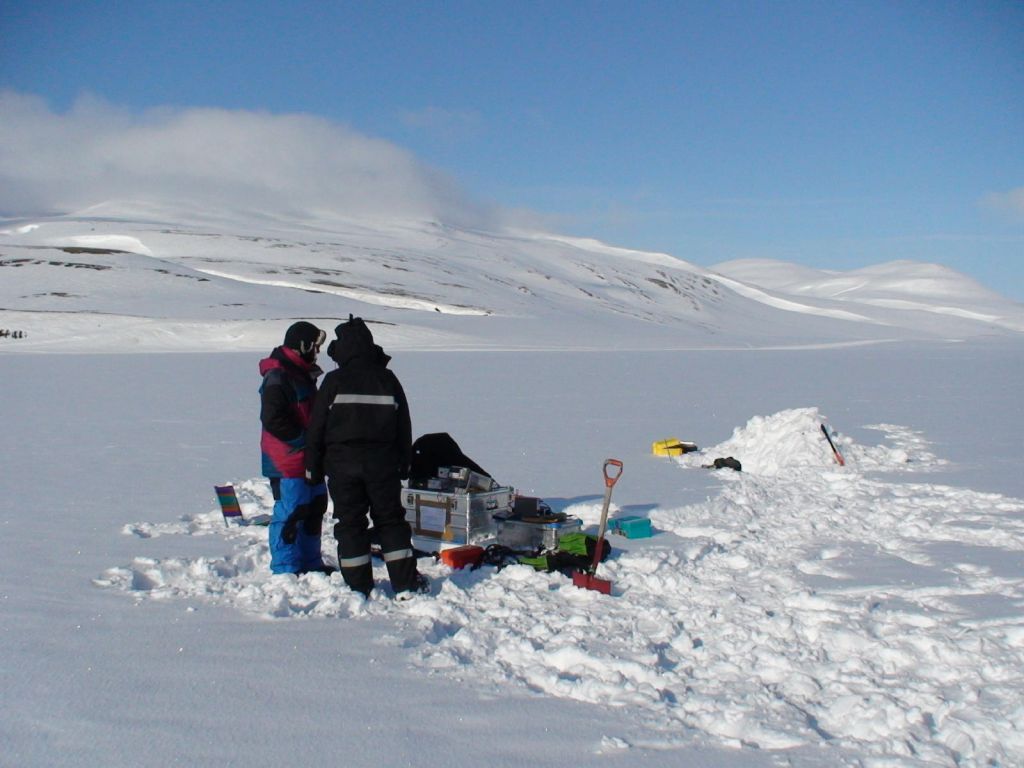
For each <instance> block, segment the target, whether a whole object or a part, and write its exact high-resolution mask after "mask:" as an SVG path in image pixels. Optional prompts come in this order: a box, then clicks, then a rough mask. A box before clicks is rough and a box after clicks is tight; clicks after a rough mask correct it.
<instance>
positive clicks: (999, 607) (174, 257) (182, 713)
mask: <svg viewBox="0 0 1024 768" xmlns="http://www.w3.org/2000/svg"><path fill="white" fill-rule="evenodd" d="M318 226H319V225H318ZM334 226H335V230H334V233H333V235H332V238H333V239H331V240H330V241H329V242H328V240H327V239H326V238H324V237H323V235H324V231H323V230H322V229H320V230H317V231H316V232H313V233H307V234H308V237H305V238H304V239H300V238H298V237H297V236H294V235H295V233H292V235H290V236H289V237H283V236H282V237H277V236H274V237H276V239H274V237H271V236H270V235H268V234H267V233H266V232H265V231H260V232H258V233H256V234H251V235H245V234H242V233H239V232H236V233H234V234H231V233H227V234H225V233H221V232H215V231H213V230H210V231H206V232H201V231H198V230H197V229H195V228H191V229H188V228H185V227H182V226H181V225H180V224H175V225H173V226H171V225H169V224H168V223H167V222H156V223H153V222H151V221H150V222H146V221H140V220H129V219H122V220H118V219H103V220H95V221H89V220H86V219H74V218H68V219H61V220H49V221H32V222H27V221H19V222H9V223H6V224H4V226H3V229H4V230H5V231H4V233H3V234H2V235H0V238H3V239H0V254H2V257H0V262H3V264H4V265H3V266H0V275H2V277H0V294H2V298H3V304H2V307H3V309H2V310H0V327H7V328H13V329H25V330H27V331H28V335H27V337H26V338H25V339H0V350H2V351H3V352H4V353H5V354H2V355H0V367H2V370H3V381H4V397H3V398H2V400H0V419H2V423H3V425H4V429H3V430H2V432H0V434H2V438H0V440H2V446H3V456H4V469H5V471H4V481H3V482H4V490H5V493H3V494H2V495H0V526H2V528H0V530H2V531H3V533H4V535H3V536H0V563H2V564H3V565H2V568H0V606H2V608H0V610H2V611H3V616H4V620H3V622H2V624H0V660H2V664H0V690H3V692H4V694H3V696H2V697H0V744H2V745H3V748H2V749H0V764H2V765H12V766H36V765H38V766H43V765H54V764H60V765H72V766H78V765H81V766H92V765H104V766H122V765H123V766H148V765H154V766H157V765H160V766H163V765H167V764H184V765H277V764H292V763H301V764H307V765H308V764H317V763H324V762H328V761H331V762H337V761H343V762H345V763H346V764H355V765H377V766H392V765H395V766H397V765H437V764H445V765H452V766H475V765H480V764H482V763H483V764H488V765H496V766H504V765H508V766H513V765H514V766H521V765H537V766H548V765H550V766H565V765H571V764H588V765H589V764H600V765H634V764H644V765H652V766H679V765H698V766H711V765H727V766H749V765H772V766H775V765H797V766H832V765H887V766H889V765H899V766H945V765H1000V766H1010V765H1020V764H1022V763H1024V705H1022V704H1021V701H1022V699H1024V618H1022V609H1024V482H1022V480H1021V474H1020V471H1019V467H1018V457H1017V454H1018V452H1019V439H1018V438H1019V434H1020V433H1021V431H1022V428H1024V411H1022V409H1021V407H1020V402H1019V396H1020V394H1019V389H1020V381H1021V380H1022V379H1024V354H1022V352H1024V340H1022V339H1021V337H1020V334H1019V333H1018V332H1016V331H1014V330H1013V327H1012V325H1013V323H1014V322H1017V320H1014V319H1013V318H1019V317H1020V312H1021V307H1020V305H1017V304H1014V303H1013V302H1007V301H1005V300H1003V299H1001V298H1000V297H997V296H992V295H988V294H986V295H980V294H978V293H977V292H976V291H975V290H974V288H973V287H972V286H971V285H970V284H966V283H965V284H963V285H964V287H963V289H962V294H958V293H957V288H956V286H957V285H960V282H959V278H958V277H956V276H953V277H950V276H949V275H946V277H947V278H949V279H948V280H946V281H945V282H944V283H943V285H944V287H943V289H942V290H939V289H938V288H935V289H934V291H933V292H929V290H927V289H921V290H918V289H917V288H914V289H912V290H911V289H909V288H907V289H906V291H905V294H900V293H899V292H900V290H903V289H901V288H900V287H899V286H900V285H901V284H902V285H903V286H904V287H906V286H907V285H908V284H910V283H913V282H914V281H913V280H912V279H911V277H912V276H913V275H914V274H916V267H913V266H912V265H910V266H908V265H904V272H905V275H906V279H905V280H902V281H901V280H900V279H898V273H899V272H900V269H899V268H898V267H893V268H892V269H891V270H888V271H887V275H888V276H887V277H886V281H887V282H886V284H885V285H886V287H885V291H882V290H881V288H878V289H877V290H872V291H869V292H867V293H865V295H867V296H869V298H871V301H864V302H860V301H858V300H856V299H855V298H842V297H838V298H837V297H836V295H835V294H831V295H829V296H825V293H824V289H821V290H820V291H818V292H816V291H814V290H805V291H800V290H797V289H795V288H794V287H793V286H792V282H793V280H795V279H796V276H798V275H799V273H800V270H798V269H796V268H792V269H791V270H790V276H791V277H792V278H793V280H790V284H789V285H788V286H781V287H780V285H779V284H778V282H777V281H776V282H772V281H771V280H764V281H763V282H762V283H760V284H756V283H755V282H754V281H753V280H752V278H750V276H749V275H748V276H746V277H744V276H742V275H739V274H737V273H736V272H735V271H734V270H729V269H723V271H722V273H721V277H722V278H724V279H725V280H727V281H738V282H740V283H742V284H743V285H744V286H747V287H750V288H754V289H756V290H758V291H761V292H762V293H763V294H764V295H770V296H773V297H774V298H776V299H779V300H784V301H790V300H792V301H793V302H794V303H800V304H805V305H806V306H807V307H810V308H811V309H813V310H815V312H810V311H793V310H792V309H791V308H790V309H779V308H777V307H771V306H768V305H766V304H765V303H763V302H762V301H759V300H753V299H751V298H750V295H751V291H748V290H746V289H744V290H741V291H734V290H732V289H730V288H728V287H727V284H726V283H725V282H723V281H721V280H719V279H717V278H716V277H715V275H716V274H717V273H714V272H707V271H704V270H701V269H700V268H698V267H693V266H692V265H687V264H685V263H680V264H679V266H678V267H673V266H671V265H668V264H665V263H663V261H662V259H661V258H660V257H659V256H658V255H656V254H655V255H648V256H643V255H641V256H642V257H635V255H634V253H633V252H630V251H627V250H625V249H614V248H607V247H603V246H600V244H592V243H588V242H587V241H570V240H568V239H564V238H562V239H559V238H545V237H543V236H540V235H531V236H526V235H523V234H521V233H519V234H515V235H513V234H508V233H506V234H502V235H498V234H493V233H491V234H487V233H474V232H465V231H455V230H451V229H439V228H437V227H436V226H432V225H429V224H427V223H420V224H416V223H408V222H405V223H392V224H390V225H386V224H384V223H379V225H377V226H374V227H370V226H364V227H363V228H362V229H360V228H359V227H358V226H357V225H356V224H352V225H351V226H350V227H349V228H348V229H346V230H345V231H344V233H342V232H341V229H340V226H341V225H337V224H335V225H334ZM346 226H348V225H346ZM278 234H279V235H280V234H281V233H278ZM343 235H344V236H343ZM82 237H89V238H92V239H90V240H81V239H80V238H82ZM114 238H116V239H114ZM131 238H134V241H132V240H131ZM82 249H85V250H82ZM344 259H350V261H345V260H344ZM13 262H17V263H13ZM54 262H56V263H54ZM332 263H333V266H331V267H330V268H331V269H337V270H338V271H339V272H338V273H337V274H336V273H330V274H328V275H324V274H322V273H323V272H326V271H327V269H328V264H332ZM385 264H387V265H389V266H384V265H385ZM720 266H721V265H720ZM402 269H407V270H410V271H408V272H404V271H402ZM271 270H276V272H272V271H271ZM651 270H654V271H651ZM779 271H781V273H784V272H786V270H785V269H784V268H779V270H777V273H778V272H779ZM926 271H927V270H926ZM341 272H344V276H341V274H340V273H341ZM390 272H394V273H395V275H394V276H393V277H392V278H389V280H391V282H385V280H384V276H385V275H387V274H390ZM214 273H216V274H214ZM224 275H229V276H230V277H224ZM803 277H804V278H806V275H804V276H803ZM861 279H864V278H863V276H860V277H858V280H861ZM867 279H870V278H867ZM318 280H327V281H328V282H329V283H331V284H330V285H328V284H325V283H323V282H316V281H318ZM265 281H266V282H265ZM275 281H280V282H279V283H278V284H276V285H272V284H269V283H270V282H275ZM657 281H660V282H661V283H664V284H665V285H666V286H668V287H664V286H662V285H661V284H660V283H659V282H657ZM280 283H288V285H282V284H280ZM333 283H338V284H339V285H333ZM293 284H297V285H300V286H302V287H303V288H310V287H315V288H316V290H317V291H322V292H318V293H309V292H307V291H306V290H304V289H303V288H300V289H296V288H295V287H290V286H291V285H293ZM804 284H806V280H804ZM524 287H525V288H526V289H527V290H526V291H522V290H520V288H524ZM933 287H934V286H933ZM335 289H337V292H335ZM357 290H358V291H363V290H365V291H369V292H371V293H373V296H374V297H376V298H377V299H382V300H383V299H386V298H387V297H388V296H392V297H395V298H396V303H394V304H390V305H388V304H387V303H386V302H384V301H380V302H377V303H374V302H370V301H356V300H354V299H352V298H351V296H350V295H349V294H346V293H343V292H342V291H357ZM883 292H884V293H886V295H887V296H888V298H890V299H894V297H896V296H897V295H900V296H902V298H901V299H900V300H906V301H913V302H915V303H918V304H923V305H927V306H954V307H962V308H964V309H967V310H969V311H970V312H971V313H973V314H977V315H981V316H985V317H998V318H1001V319H1000V320H999V322H990V321H988V320H984V319H981V320H979V319H977V318H975V317H962V316H955V315H950V314H941V313H938V312H934V311H924V312H918V311H913V310H904V309H893V308H892V307H882V308H879V306H878V305H877V304H874V303H872V302H873V301H874V299H876V298H878V297H879V296H880V294H881V293H883ZM855 294H857V291H855V290H849V291H846V292H845V293H842V296H845V297H850V296H855ZM407 298H415V299H416V300H417V301H420V300H422V301H428V302H434V303H431V304H430V308H429V309H428V310H427V311H423V310H422V309H417V308H416V306H415V305H414V303H404V304H403V303H401V302H402V301H404V299H407ZM960 299H964V300H963V302H962V303H961V302H960ZM435 307H436V308H437V311H435ZM350 309H351V311H355V312H358V313H365V315H366V316H367V317H368V318H370V319H372V320H374V321H375V322H374V324H372V325H371V327H372V328H373V330H374V333H375V335H376V336H377V339H378V341H380V342H381V343H382V344H383V345H384V346H385V348H386V349H387V350H388V351H389V352H392V353H394V355H395V359H394V361H393V363H392V367H393V368H394V369H395V371H396V372H397V373H398V375H399V377H400V378H401V379H402V381H403V383H404V385H405V388H406V390H407V393H408V394H409V397H410V404H411V409H412V414H413V423H414V429H415V432H416V433H417V434H422V433H426V432H432V431H439V430H444V431H449V432H451V433H452V434H453V435H454V436H455V437H456V439H457V440H459V442H460V444H461V445H462V447H463V448H464V449H465V450H466V452H467V453H468V454H469V455H471V456H473V457H474V459H476V460H477V461H478V462H479V463H480V464H482V465H483V466H484V467H487V468H488V469H489V470H490V471H491V472H492V473H493V474H494V475H495V476H496V477H497V478H498V479H499V480H501V481H502V482H505V483H508V484H511V485H513V486H515V487H516V488H517V489H519V490H520V492H522V493H525V494H530V495H539V496H541V497H543V498H544V499H545V500H547V501H548V503H549V504H551V505H552V506H553V507H554V508H556V509H559V510H564V511H566V512H569V513H571V514H575V515H578V516H580V517H581V518H583V520H584V521H585V523H586V525H587V527H588V528H591V529H593V527H594V526H595V525H596V523H597V520H598V516H599V513H600V503H601V496H602V493H603V483H602V479H601V474H600V473H601V464H602V461H603V460H604V459H605V458H608V457H616V458H620V459H622V460H623V462H624V464H625V470H624V473H623V476H622V478H621V480H620V481H619V483H618V485H616V487H615V489H614V494H613V500H612V502H613V504H612V509H613V514H614V515H624V514H630V515H640V516H644V517H648V518H649V519H650V520H651V522H652V524H653V528H654V535H653V536H652V537H651V538H648V539H633V540H629V539H623V538H621V537H615V538H614V539H613V544H614V545H615V552H614V554H613V556H612V558H611V559H610V560H609V561H608V562H607V563H604V564H602V565H601V568H600V572H599V574H600V575H602V576H603V577H605V578H608V579H610V580H611V581H612V582H613V584H614V591H613V594H612V595H610V596H604V595H600V594H598V593H596V592H589V591H583V590H578V589H576V588H574V587H573V586H572V585H571V583H570V581H569V580H568V579H566V578H565V577H563V576H561V575H558V574H538V573H536V572H534V571H532V570H530V569H527V568H525V567H521V566H512V567H508V568H505V569H503V570H500V571H497V570H495V569H493V568H483V569H480V570H478V571H451V570H450V569H448V568H446V567H444V566H442V565H439V564H437V563H435V562H433V561H431V560H426V559H425V560H422V561H421V568H422V569H423V570H424V572H426V573H427V574H428V575H429V576H430V577H431V579H432V584H433V585H432V592H431V595H429V596H424V597H422V598H418V599H416V600H413V601H411V602H409V603H404V604H399V603H394V602H393V601H392V600H391V599H390V597H389V594H388V590H387V588H386V587H383V586H382V587H381V589H379V590H378V591H377V592H376V593H375V594H374V596H373V597H372V599H371V600H369V601H366V602H364V601H363V600H362V599H361V598H358V597H357V596H355V595H353V594H352V593H351V592H350V591H348V590H347V588H346V587H344V585H343V584H342V583H341V582H340V580H339V579H338V577H337V576H333V577H331V578H327V577H324V576H322V575H307V576H303V577H301V578H295V577H292V576H271V575H270V573H269V570H268V568H267V564H268V554H267V546H266V530H265V529H264V528H260V527H257V526H232V527H226V526H225V525H224V523H223V520H222V518H221V516H220V513H219V511H218V510H217V505H216V500H215V498H214V495H213V485H214V484H220V483H224V482H233V483H234V484H235V485H236V487H237V488H238V489H239V493H240V497H241V500H242V506H243V510H244V512H245V514H246V516H247V517H252V516H255V515H258V514H263V513H266V512H268V511H269V509H270V506H271V504H272V501H271V499H270V496H269V489H268V487H267V485H266V482H265V481H264V480H263V479H262V478H260V477H258V472H259V467H258V464H259V459H258V454H259V449H258V420H257V413H258V402H257V395H256V390H257V387H258V384H259V380H258V374H257V371H256V362H257V360H258V358H259V356H260V354H261V353H265V352H266V351H268V350H269V348H270V347H271V346H272V345H273V344H275V343H277V340H278V338H279V337H280V335H281V333H282V331H283V329H284V327H285V326H286V324H287V323H288V322H290V321H291V319H292V318H298V317H308V318H310V319H316V318H321V319H322V323H323V324H324V325H326V326H327V327H331V326H330V322H329V321H330V320H331V319H332V318H341V317H344V316H347V313H348V311H350ZM458 309H463V310H465V309H476V310H480V313H478V314H457V313H455V312H454V311H449V310H458ZM817 310H828V311H830V312H831V311H832V310H842V311H848V312H851V313H854V314H858V315H860V314H862V315H863V316H864V317H866V318H868V321H866V322H865V321H859V320H850V319H845V320H841V319H839V318H837V317H835V316H833V317H825V316H823V313H818V312H817ZM1014 313H1017V314H1014ZM1008 318H1009V319H1008ZM883 323H884V325H883ZM943 339H959V340H961V343H956V344H953V343H949V342H947V341H941V340H943ZM881 341H886V342H888V343H884V344H882V343H878V342H881ZM196 349H204V350H208V351H206V352H204V353H200V354H195V353H190V352H189V351H190V350H196ZM232 349H236V350H242V351H235V352H232V351H230V350H232ZM50 350H52V351H59V352H62V353H63V354H59V355H53V354H38V353H40V352H45V351H50ZM140 350H141V351H177V352H180V353H181V354H175V355H159V354H105V352H118V353H125V352H138V351H140ZM822 423H826V424H827V425H829V427H830V429H831V430H832V432H831V433H832V435H833V439H834V440H835V442H836V445H837V447H838V448H839V449H840V451H841V452H842V454H843V455H844V457H845V459H846V465H845V466H843V467H840V466H839V465H838V464H837V463H836V462H835V460H834V458H833V456H832V453H831V450H830V449H829V447H828V444H827V442H826V441H825V439H824V436H823V435H822V433H821V429H820V425H821V424H822ZM668 437H678V438H680V439H684V440H692V441H695V442H697V443H698V444H699V445H700V446H701V448H702V450H701V451H700V452H699V453H697V454H688V455H686V456H683V457H679V458H678V459H669V458H658V457H654V456H652V455H651V454H650V446H651V443H652V442H653V441H655V440H661V439H665V438H668ZM724 456H733V457H735V458H737V459H739V460H740V461H741V462H742V464H743V471H742V472H740V473H736V472H733V471H731V470H728V469H725V470H710V469H705V468H704V466H705V465H708V464H711V463H712V462H713V460H714V459H715V458H718V457H724ZM329 531H330V526H329V525H328V526H325V538H324V547H325V552H327V553H329V554H331V553H332V551H333V548H332V546H331V544H332V542H331V540H330V537H329ZM377 576H378V579H379V580H381V581H384V580H385V579H384V571H383V569H382V568H380V567H378V573H377Z"/></svg>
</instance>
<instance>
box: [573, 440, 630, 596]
mask: <svg viewBox="0 0 1024 768" xmlns="http://www.w3.org/2000/svg"><path fill="white" fill-rule="evenodd" d="M608 467H616V468H617V469H616V471H615V474H613V475H609V474H608ZM621 474H622V462H621V461H619V460H618V459H605V462H604V507H602V508H601V526H600V528H599V529H598V532H597V546H595V547H594V559H593V560H592V561H591V563H590V567H589V568H588V569H587V570H585V571H576V573H574V574H573V575H572V583H573V584H574V585H575V586H577V587H580V588H581V589H592V590H594V591H595V592H601V593H602V594H605V595H610V594H611V593H612V583H611V582H610V581H609V580H608V579H599V578H598V577H597V576H595V575H594V572H595V571H596V570H597V564H598V563H599V562H601V553H602V552H604V548H605V547H606V546H607V544H606V543H605V540H604V532H605V528H606V527H607V525H608V505H609V504H611V503H612V488H613V487H615V483H616V481H617V480H618V479H619V476H620V475H621Z"/></svg>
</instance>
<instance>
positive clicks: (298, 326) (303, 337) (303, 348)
mask: <svg viewBox="0 0 1024 768" xmlns="http://www.w3.org/2000/svg"><path fill="white" fill-rule="evenodd" d="M326 338H327V334H326V333H324V332H323V331H321V330H320V329H319V328H317V327H316V326H315V325H313V324H312V323H307V322H306V321H305V320H300V321H299V322H297V323H294V324H292V326H291V327H290V328H288V330H287V331H286V332H285V334H284V345H285V346H286V347H288V348H289V349H294V350H295V351H296V352H298V353H299V354H300V355H308V354H309V353H310V352H312V351H313V350H314V349H316V348H318V347H319V346H320V345H321V344H323V343H324V339H326Z"/></svg>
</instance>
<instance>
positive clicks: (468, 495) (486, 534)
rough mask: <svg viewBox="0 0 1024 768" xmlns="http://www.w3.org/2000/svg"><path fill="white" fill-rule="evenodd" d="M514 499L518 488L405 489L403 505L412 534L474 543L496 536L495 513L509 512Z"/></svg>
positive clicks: (403, 491)
mask: <svg viewBox="0 0 1024 768" xmlns="http://www.w3.org/2000/svg"><path fill="white" fill-rule="evenodd" d="M514 498H515V490H514V489H513V488H509V487H504V486H498V487H497V488H493V489H492V490H490V491H481V492H479V493H477V492H471V491H454V492H447V491H435V490H421V489H418V488H403V489H402V506H403V507H404V508H405V519H406V520H407V521H408V522H409V526H410V527H411V528H412V535H413V536H422V537H423V538H427V539H435V540H437V541H443V542H445V543H447V544H474V543H476V542H478V541H482V540H484V539H490V538H493V537H494V534H495V524H494V517H493V516H494V515H495V514H496V513H499V512H510V511H511V510H512V504H513V499H514Z"/></svg>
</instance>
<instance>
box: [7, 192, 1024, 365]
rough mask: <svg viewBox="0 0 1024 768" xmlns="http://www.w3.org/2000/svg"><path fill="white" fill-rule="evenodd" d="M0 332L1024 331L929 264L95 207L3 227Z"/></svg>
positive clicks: (1010, 305)
mask: <svg viewBox="0 0 1024 768" xmlns="http://www.w3.org/2000/svg"><path fill="white" fill-rule="evenodd" d="M0 275H2V278H3V279H2V280H0V328H6V329H9V330H19V331H21V332H23V334H24V338H19V339H17V340H13V339H10V337H7V338H5V339H0V341H3V342H4V343H3V344H2V345H0V349H3V348H8V349H9V348H11V347H12V346H13V342H14V341H17V349H20V350H25V351H27V350H64V351H72V350H74V351H85V350H109V349H126V348H127V349H135V350H160V349H177V350H185V349H208V348H211V346H212V347H214V348H216V347H219V346H222V345H225V344H227V345H230V346H231V347H232V348H236V349H263V348H266V347H267V346H268V344H271V343H273V342H274V341H276V339H277V337H278V336H279V334H280V328H281V325H282V323H283V322H286V321H289V320H291V319H293V318H300V317H302V318H310V319H313V320H314V321H316V320H320V321H322V323H323V324H324V325H325V327H328V328H329V327H331V325H332V324H333V322H334V321H335V320H337V319H340V318H344V317H347V315H348V314H349V313H350V312H351V313H355V314H358V315H362V316H363V317H365V318H367V319H368V320H371V321H375V322H377V323H379V324H380V325H379V328H380V329H381V331H382V333H383V334H384V335H383V339H384V340H385V341H386V342H387V343H388V345H390V346H392V347H397V348H438V347H443V348H448V349H496V348H502V349H600V348H630V349H673V348H729V347H751V346H752V347H779V346H784V347H796V346H808V345H831V344H844V343H857V342H871V341H881V340H893V339H932V338H940V339H951V338H954V339H962V338H969V337H974V336H980V335H991V334H997V335H1005V334H1010V335H1016V334H1019V333H1021V332H1024V305H1021V304H1018V303H1015V302H1012V301H1010V300H1008V299H1004V298H1002V297H1000V296H999V295H997V294H995V293H992V292H990V291H987V290H985V289H984V288H982V287H981V286H979V285H977V284H976V283H974V282H973V281H971V280H970V279H969V278H967V277H965V276H963V275H960V274H958V273H955V272H953V271H951V270H948V269H945V268H942V267H938V266H936V265H930V264H917V263H911V262H894V263H891V264H885V265H880V266H877V267H871V268H868V269H862V270H857V271H855V272H849V273H831V272H821V271H815V270H809V269H805V268H801V267H797V266H795V265H792V264H785V263H781V262H763V261H757V262H751V261H741V262H728V263H725V264H721V265H718V266H717V267H715V268H713V269H704V268H701V267H699V266H695V265H693V264H689V263H687V262H686V261H683V260H681V259H679V258H675V257H674V256H670V255H668V254H661V253H649V252H642V251H635V250H628V249H625V248H616V247H611V246H608V245H605V244H602V243H599V242H597V241H593V240H585V239H579V238H569V237H562V236H557V235H551V234H545V233H539V232H524V231H501V232H484V231H479V230H473V229H468V228H457V227H454V226H451V225H443V224H438V223H436V222H433V221H413V220H408V219H406V220H383V219H375V220H374V219H363V220H358V221H357V220H343V219H337V218H331V219H321V220H305V221H283V220H280V219H277V218H274V217H268V216H265V217H256V216H254V215H251V214H247V215H244V216H243V215H238V214H231V215H229V214H217V213H213V212H209V211H201V210H195V211H184V210H181V209H180V208H177V209H171V208H168V207H166V206H164V207H160V206H155V205H140V204H132V205H126V204H107V205H103V206H96V207H94V208H92V209H90V210H88V211H86V212H84V213H82V214H79V215H75V216H65V217H48V218H38V219H31V220H29V219H23V220H17V221H7V222H3V223H2V224H0Z"/></svg>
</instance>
